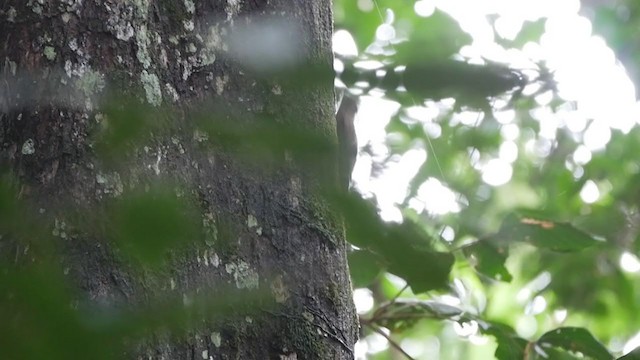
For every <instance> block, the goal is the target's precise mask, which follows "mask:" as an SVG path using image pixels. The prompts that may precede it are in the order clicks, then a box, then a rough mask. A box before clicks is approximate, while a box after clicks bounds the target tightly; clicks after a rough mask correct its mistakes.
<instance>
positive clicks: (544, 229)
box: [496, 214, 601, 252]
mask: <svg viewBox="0 0 640 360" xmlns="http://www.w3.org/2000/svg"><path fill="white" fill-rule="evenodd" d="M496 239H498V240H501V241H524V242H528V243H530V244H532V245H534V246H537V247H539V248H544V249H549V250H553V251H565V252H568V251H579V250H583V249H586V248H588V247H591V246H594V245H597V244H601V242H600V241H597V240H595V239H594V238H593V237H591V236H590V235H589V234H587V233H585V232H583V231H581V230H578V229H576V228H575V227H573V225H571V224H568V223H560V222H555V221H551V220H547V219H542V218H540V217H531V216H527V215H521V214H510V215H508V216H507V217H506V218H505V220H504V221H503V223H502V227H501V228H500V231H499V232H498V234H496Z"/></svg>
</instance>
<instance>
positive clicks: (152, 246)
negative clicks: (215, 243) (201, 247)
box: [108, 188, 199, 265]
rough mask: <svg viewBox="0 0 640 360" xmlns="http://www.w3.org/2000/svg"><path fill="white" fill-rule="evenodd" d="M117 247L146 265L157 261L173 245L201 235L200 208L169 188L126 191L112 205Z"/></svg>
mask: <svg viewBox="0 0 640 360" xmlns="http://www.w3.org/2000/svg"><path fill="white" fill-rule="evenodd" d="M111 217H112V221H111V223H110V227H111V229H110V230H109V231H108V233H109V234H112V236H113V238H114V240H115V242H116V243H117V245H118V247H119V248H120V249H121V250H122V251H124V252H125V253H126V254H128V255H129V256H131V257H132V258H134V259H136V260H138V261H141V262H143V263H145V264H147V265H158V264H159V263H160V262H161V261H162V260H163V259H164V258H165V256H166V255H167V254H168V251H169V250H171V249H176V248H177V247H178V246H179V245H182V244H186V243H189V242H192V241H193V240H194V239H196V238H197V236H198V226H197V224H198V223H197V222H196V221H195V220H194V219H198V218H199V217H198V216H197V212H195V211H194V209H193V208H192V207H191V206H190V205H189V204H188V203H187V202H186V201H185V199H181V198H178V197H177V196H176V195H174V193H173V191H171V190H169V189H161V188H157V189H153V190H151V191H148V192H144V193H130V194H124V195H123V196H122V198H121V199H120V201H119V202H117V204H115V206H114V207H113V208H112V209H111Z"/></svg>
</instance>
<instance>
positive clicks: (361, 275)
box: [348, 250, 384, 288]
mask: <svg viewBox="0 0 640 360" xmlns="http://www.w3.org/2000/svg"><path fill="white" fill-rule="evenodd" d="M348 260H349V271H350V272H351V280H352V281H353V286H354V287H357V288H359V287H360V288H362V287H367V286H369V285H370V284H371V283H372V282H373V281H374V280H375V279H376V278H377V277H378V275H379V274H380V273H381V272H382V270H383V269H384V264H383V261H382V260H381V258H380V256H378V255H376V254H374V253H372V252H371V251H367V250H356V251H353V252H351V253H349V255H348Z"/></svg>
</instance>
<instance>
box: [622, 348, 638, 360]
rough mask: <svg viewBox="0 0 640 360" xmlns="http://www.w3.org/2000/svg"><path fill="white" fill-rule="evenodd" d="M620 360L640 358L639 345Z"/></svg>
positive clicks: (636, 359)
mask: <svg viewBox="0 0 640 360" xmlns="http://www.w3.org/2000/svg"><path fill="white" fill-rule="evenodd" d="M618 360H640V347H637V348H635V349H634V350H633V351H631V352H630V353H628V354H626V355H624V356H622V357H619V358H618Z"/></svg>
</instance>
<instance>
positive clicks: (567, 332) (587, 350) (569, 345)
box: [537, 327, 613, 360]
mask: <svg viewBox="0 0 640 360" xmlns="http://www.w3.org/2000/svg"><path fill="white" fill-rule="evenodd" d="M537 343H538V344H540V345H541V346H543V347H545V346H553V347H559V348H563V349H566V350H569V351H573V352H580V353H582V354H583V355H585V356H588V357H590V358H593V359H598V360H600V359H603V360H604V359H613V356H611V354H610V353H609V351H608V350H607V348H605V347H604V346H603V345H602V344H601V343H600V342H598V340H596V339H595V338H594V337H593V335H591V333H589V331H587V330H585V329H583V328H577V327H563V328H558V329H555V330H552V331H549V332H547V333H545V334H544V335H542V336H541V337H540V339H538V341H537Z"/></svg>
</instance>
